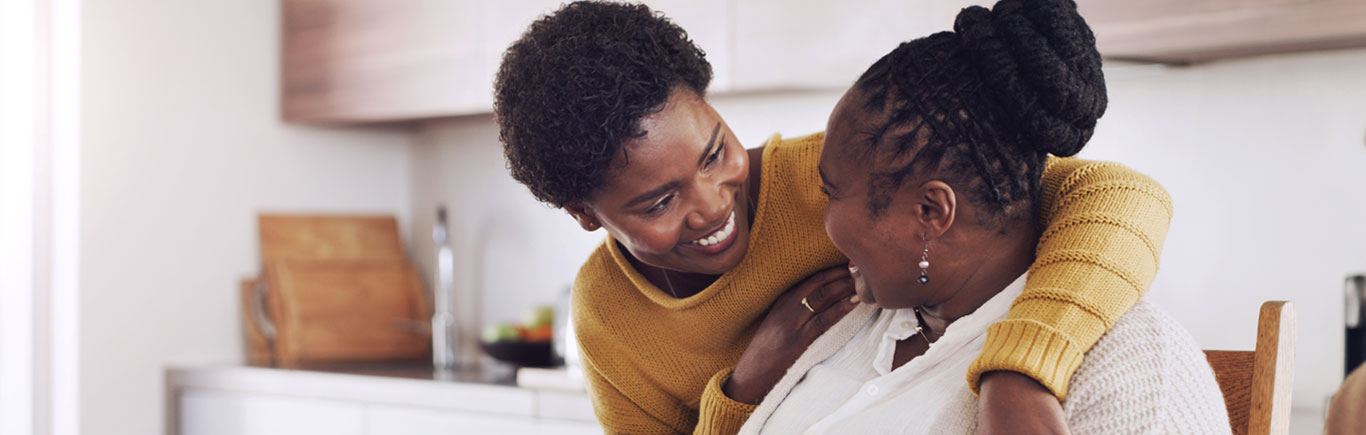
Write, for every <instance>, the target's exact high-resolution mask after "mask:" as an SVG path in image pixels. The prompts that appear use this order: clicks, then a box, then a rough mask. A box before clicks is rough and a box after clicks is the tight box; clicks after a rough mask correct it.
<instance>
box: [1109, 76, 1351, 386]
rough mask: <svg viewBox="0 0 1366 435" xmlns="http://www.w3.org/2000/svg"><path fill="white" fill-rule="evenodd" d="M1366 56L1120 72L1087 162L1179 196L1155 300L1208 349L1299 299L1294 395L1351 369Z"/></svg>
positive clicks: (1231, 343)
mask: <svg viewBox="0 0 1366 435" xmlns="http://www.w3.org/2000/svg"><path fill="white" fill-rule="evenodd" d="M1362 71H1366V50H1352V51H1341V52H1327V53H1314V54H1299V55H1289V56H1276V57H1266V58H1260V59H1251V60H1243V61H1234V62H1224V63H1216V64H1211V65H1205V66H1197V67H1190V68H1163V67H1149V68H1120V69H1115V70H1113V71H1110V72H1109V74H1108V75H1107V79H1108V80H1109V84H1110V96H1111V97H1110V111H1109V112H1108V113H1107V114H1106V116H1105V118H1103V119H1102V120H1101V126H1100V128H1099V129H1098V131H1097V132H1096V135H1095V137H1094V138H1093V139H1092V140H1091V145H1090V146H1088V147H1087V148H1086V149H1085V151H1083V153H1082V156H1083V157H1088V158H1095V159H1105V160H1117V161H1121V162H1124V163H1125V164H1128V165H1129V166H1131V167H1134V168H1136V169H1138V170H1140V171H1142V172H1144V173H1147V174H1149V175H1151V176H1153V177H1154V178H1156V179H1157V180H1158V181H1160V182H1162V184H1163V185H1164V186H1166V187H1167V190H1168V191H1169V192H1170V193H1171V194H1172V198H1173V199H1174V200H1175V202H1176V208H1175V216H1174V218H1173V221H1172V226H1171V233H1170V234H1169V235H1168V237H1167V244H1166V247H1165V249H1164V252H1163V258H1162V271H1161V273H1159V274H1158V277H1157V281H1156V282H1154V283H1153V290H1152V293H1150V294H1151V295H1152V299H1153V300H1155V301H1158V302H1159V303H1160V304H1162V305H1163V306H1164V307H1166V308H1167V309H1168V310H1169V311H1171V312H1172V313H1173V315H1174V316H1175V317H1176V318H1177V319H1178V320H1180V321H1181V322H1182V323H1183V324H1184V325H1186V327H1187V328H1189V329H1190V330H1191V331H1192V332H1193V333H1194V335H1195V337H1196V339H1197V340H1198V341H1199V342H1200V343H1201V344H1202V345H1204V346H1207V347H1214V348H1234V349H1250V348H1251V347H1252V345H1253V343H1254V341H1255V335H1254V333H1253V331H1254V330H1255V327H1256V326H1255V325H1256V324H1257V309H1258V306H1259V305H1260V303H1261V302H1262V301H1265V300H1273V299H1284V300H1292V301H1295V302H1296V303H1297V305H1298V308H1299V331H1300V333H1299V343H1298V347H1297V350H1298V352H1297V357H1298V359H1297V361H1296V370H1295V376H1296V378H1295V387H1296V388H1295V403H1296V405H1297V406H1301V407H1321V406H1322V405H1323V400H1324V398H1325V397H1326V396H1327V395H1329V394H1332V392H1333V391H1336V389H1337V385H1338V384H1339V383H1341V381H1342V370H1343V302H1342V300H1343V297H1342V281H1343V278H1344V276H1346V275H1348V274H1351V273H1360V272H1363V271H1366V177H1363V174H1366V143H1363V142H1364V141H1366V80H1363V78H1366V76H1363V74H1362Z"/></svg>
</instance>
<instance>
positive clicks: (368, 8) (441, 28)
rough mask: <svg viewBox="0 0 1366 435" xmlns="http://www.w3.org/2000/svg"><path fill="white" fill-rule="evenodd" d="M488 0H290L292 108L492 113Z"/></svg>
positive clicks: (339, 117) (336, 116) (288, 91)
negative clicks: (487, 51) (486, 44)
mask: <svg viewBox="0 0 1366 435" xmlns="http://www.w3.org/2000/svg"><path fill="white" fill-rule="evenodd" d="M484 3H487V2H474V3H470V2H453V1H447V0H387V1H372V0H285V1H284V2H283V8H284V10H283V15H284V16H283V22H284V31H283V35H282V36H283V53H282V54H283V57H282V78H281V80H282V83H281V86H282V94H283V96H282V101H281V105H282V108H281V110H282V115H283V117H284V119H285V120H287V121H293V122H367V121H386V120H405V119H418V118H429V117H434V116H450V115H458V114H465V113H487V112H488V111H489V107H490V105H491V101H492V94H491V92H490V90H489V88H488V86H487V84H488V83H489V79H488V77H487V76H486V71H487V70H488V68H487V67H486V66H485V65H483V62H485V60H486V57H485V56H484V40H485V31H486V29H487V28H486V25H487V22H488V20H487V18H486V17H485V16H484V14H483V13H482V12H483V11H481V10H479V9H480V5H482V4H484Z"/></svg>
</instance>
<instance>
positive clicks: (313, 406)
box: [179, 390, 366, 435]
mask: <svg viewBox="0 0 1366 435" xmlns="http://www.w3.org/2000/svg"><path fill="white" fill-rule="evenodd" d="M179 400H180V404H179V409H180V419H179V420H180V421H179V430H180V433H181V434H184V435H298V434H306V433H317V434H324V433H325V434H332V435H365V425H364V423H365V420H366V416H365V407H364V406H362V405H361V404H359V403H354V402H343V401H330V400H318V399H303V398H293V397H281V396H270V395H260V394H243V393H230V392H223V391H213V390H188V391H185V392H183V393H182V394H181V395H180V398H179Z"/></svg>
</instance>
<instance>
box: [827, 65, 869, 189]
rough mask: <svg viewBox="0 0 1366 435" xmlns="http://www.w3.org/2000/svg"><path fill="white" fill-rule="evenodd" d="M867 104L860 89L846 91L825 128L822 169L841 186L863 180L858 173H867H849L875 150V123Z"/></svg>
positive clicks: (864, 172)
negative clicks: (873, 146)
mask: <svg viewBox="0 0 1366 435" xmlns="http://www.w3.org/2000/svg"><path fill="white" fill-rule="evenodd" d="M866 101H867V100H866V98H865V97H864V95H863V93H862V92H860V91H858V89H857V87H855V88H853V89H850V90H849V91H847V92H845V94H844V96H843V97H842V98H840V101H839V103H837V104H835V109H834V111H832V112H831V113H830V119H829V121H828V122H827V123H826V126H825V144H824V145H823V147H822V148H821V162H820V170H821V173H822V174H823V175H824V176H825V177H826V178H827V179H831V180H830V181H834V182H836V183H838V184H840V185H841V186H843V185H844V184H847V181H853V179H856V178H857V179H862V178H864V177H861V176H859V174H860V173H863V174H866V173H867V171H852V170H849V169H850V168H851V167H854V166H860V162H862V161H864V160H865V159H867V158H869V157H870V154H869V153H870V152H871V151H872V150H871V147H870V145H871V143H870V141H871V140H872V139H873V137H874V131H873V130H872V127H873V126H874V122H873V120H872V119H871V118H872V117H873V114H871V113H869V112H870V111H869V110H867V108H866V106H865V102H866ZM863 166H867V165H863ZM851 187H852V186H851Z"/></svg>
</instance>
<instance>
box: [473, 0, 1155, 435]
mask: <svg viewBox="0 0 1366 435" xmlns="http://www.w3.org/2000/svg"><path fill="white" fill-rule="evenodd" d="M1006 42H1007V43H1018V42H1021V41H1006ZM812 61H819V59H815V58H813V60H812ZM1003 67H1008V65H1007V66H1003ZM1096 73H1099V72H1098V71H1097V72H1096ZM710 80H711V67H710V65H709V64H708V63H707V62H706V60H705V58H704V55H703V53H702V51H701V50H700V49H699V48H698V47H696V46H695V45H693V44H692V43H691V41H689V40H688V38H687V34H686V33H685V32H684V31H683V29H681V28H679V27H677V26H675V25H673V24H672V23H670V22H669V21H668V20H667V19H666V18H664V17H662V16H661V15H658V14H656V13H654V12H652V11H650V10H649V9H648V8H646V7H645V6H642V5H631V4H620V3H598V2H577V3H572V4H569V5H567V6H565V7H563V8H561V9H560V10H559V11H556V12H555V13H553V14H551V15H549V16H547V17H545V18H543V19H541V20H539V21H537V22H535V23H533V24H532V25H531V27H530V28H529V29H528V30H527V31H526V33H525V34H524V35H523V36H522V38H521V39H519V40H518V41H517V42H515V43H514V44H513V45H512V46H511V47H510V48H509V49H508V50H507V52H506V53H505V55H504V58H503V63H502V65H501V67H500V69H499V72H498V76H497V80H496V84H495V88H496V89H495V113H496V117H497V121H498V124H499V127H500V135H501V139H502V141H503V144H504V148H505V154H506V156H507V159H508V167H509V169H510V170H511V172H512V175H513V177H515V178H516V179H517V180H519V181H520V182H522V183H523V184H525V185H526V186H527V187H528V188H529V189H530V190H531V191H532V193H534V194H535V195H536V197H537V198H539V199H540V200H542V201H544V202H546V203H548V204H550V205H553V206H556V207H561V208H563V209H564V210H566V211H567V212H568V213H569V214H570V215H571V216H573V218H574V219H576V220H578V222H579V223H580V225H581V226H582V227H583V228H584V229H585V230H588V231H594V230H597V229H599V228H605V229H606V230H607V233H608V237H607V238H606V240H605V241H604V242H603V244H602V246H601V247H600V248H599V249H598V250H597V251H596V252H595V253H594V254H593V255H592V256H591V257H590V258H589V259H588V260H587V261H586V262H585V263H584V266H583V268H582V269H581V271H580V273H579V276H578V279H577V280H576V283H575V288H574V296H573V298H574V299H573V316H574V324H575V328H576V334H577V336H578V340H579V343H580V347H581V351H582V356H583V361H584V366H585V367H584V369H585V371H586V377H587V380H588V384H589V389H590V394H591V396H592V397H593V403H594V409H595V411H596V413H597V416H598V419H599V421H600V422H601V423H602V424H603V426H604V428H605V429H606V430H607V431H608V432H610V433H686V432H698V433H733V432H735V431H736V430H738V428H739V426H740V425H741V424H742V423H743V422H744V421H745V419H746V418H747V417H748V416H749V413H750V412H751V411H753V409H754V406H755V405H754V404H756V403H758V402H759V400H760V399H761V398H762V397H763V396H764V394H765V393H766V392H767V391H768V390H769V389H770V388H772V386H773V385H774V384H775V383H777V381H778V380H779V379H780V378H781V377H782V375H783V373H784V372H785V371H786V370H787V369H788V367H790V366H791V364H792V362H793V361H795V360H796V359H797V357H798V356H800V355H801V353H802V352H803V351H804V350H805V349H806V347H807V346H808V345H809V344H810V343H811V342H812V341H813V340H814V339H815V338H816V337H818V336H819V335H820V334H821V333H823V332H825V330H826V329H827V328H829V326H830V325H833V324H835V323H836V322H837V321H838V320H839V319H840V318H842V317H843V316H844V315H845V314H847V313H848V312H849V311H851V310H852V309H853V308H854V307H855V306H857V305H856V304H854V303H853V302H851V300H852V293H853V282H852V280H851V279H850V278H849V272H848V271H847V270H846V267H847V262H848V259H846V258H845V257H844V256H843V255H842V254H840V252H839V251H838V250H836V249H835V247H834V245H832V244H831V242H830V239H829V238H828V237H827V236H826V234H825V231H824V228H823V226H822V221H821V213H822V210H823V208H824V206H825V202H826V199H825V197H824V196H823V195H821V193H820V191H819V184H820V181H819V176H818V174H817V170H816V165H817V163H818V160H819V157H820V153H821V144H822V140H823V136H822V135H821V134H816V135H811V136H806V137H800V138H794V139H783V138H781V137H778V136H774V137H773V138H770V139H769V140H768V141H767V142H765V144H764V145H763V146H761V147H759V148H754V149H749V150H746V149H745V148H744V147H743V146H742V145H741V144H740V141H739V140H738V139H737V138H736V137H735V136H734V134H733V133H732V132H731V131H730V129H729V128H728V127H727V126H726V123H725V122H724V120H722V119H721V117H720V116H719V115H717V113H716V111H715V110H713V109H712V108H711V106H710V105H708V104H707V102H706V101H705V99H704V96H705V94H706V89H707V85H708V83H709V82H710ZM1102 98H1103V97H1102ZM1091 103H1093V104H1099V106H1100V107H1103V105H1104V100H1103V99H1102V100H1100V101H1092V102H1091ZM1051 121H1052V122H1055V123H1066V124H1071V125H1072V127H1073V130H1075V131H1076V134H1077V135H1079V136H1082V137H1074V138H1072V139H1073V140H1080V142H1084V137H1085V136H1089V134H1090V132H1091V128H1092V126H1093V125H1094V123H1093V122H1091V123H1088V122H1087V121H1086V120H1072V119H1057V120H1051ZM1092 121H1093V120H1092ZM1076 148H1077V149H1079V148H1080V145H1079V143H1078V144H1076ZM1072 153H1075V149H1074V150H1073V151H1072ZM1056 154H1059V155H1069V154H1070V153H1067V152H1059V153H1056ZM1042 190H1043V198H1042V200H1041V202H1040V203H1041V204H1042V205H1043V206H1042V207H1039V209H1038V211H1037V213H1038V216H1039V223H1040V225H1041V227H1045V226H1046V227H1047V229H1046V232H1045V235H1044V237H1043V238H1041V239H1040V243H1039V245H1038V251H1037V253H1038V259H1037V260H1036V262H1035V263H1034V265H1033V266H1032V267H1033V268H1034V273H1033V274H1032V275H1031V277H1030V280H1029V281H1028V284H1027V285H1026V287H1025V289H1024V292H1023V293H1022V295H1021V296H1020V297H1019V298H1018V299H1017V300H1016V302H1015V303H1014V307H1013V309H1012V311H1011V314H1010V316H1008V318H1007V319H1006V320H1004V321H1001V322H998V323H996V324H995V325H993V326H992V329H991V331H990V332H989V333H988V335H987V344H986V345H985V346H984V348H983V350H982V352H981V356H980V357H979V358H978V360H977V361H976V362H975V363H974V364H973V366H972V367H971V369H970V370H969V371H968V373H967V383H968V385H969V386H970V387H972V388H974V389H977V388H978V387H979V384H980V388H981V389H980V392H981V394H982V396H981V397H982V406H983V412H982V413H981V416H982V418H983V419H984V420H983V426H982V427H984V428H988V429H990V428H1000V429H1002V430H1004V429H1006V428H1005V427H1003V426H995V425H998V424H1002V423H1001V422H1004V421H1012V422H1013V423H1012V426H1011V427H1009V429H1012V430H1021V429H1029V427H1027V426H1022V425H1023V424H1025V423H1029V422H1033V423H1037V424H1039V425H1040V426H1039V427H1045V428H1049V429H1057V428H1058V426H1057V425H1052V426H1049V424H1050V423H1053V422H1056V421H1059V420H1060V418H1056V417H1058V416H1060V415H1061V412H1062V411H1061V407H1060V405H1059V404H1058V400H1059V399H1062V398H1063V397H1065V396H1066V394H1067V382H1068V380H1069V379H1070V377H1071V375H1072V373H1073V371H1075V370H1076V368H1077V365H1078V364H1079V363H1080V361H1081V358H1082V354H1083V353H1084V352H1085V351H1086V350H1087V349H1088V348H1089V347H1090V346H1091V345H1093V344H1094V343H1095V342H1096V341H1097V340H1098V339H1099V338H1100V336H1101V335H1102V334H1103V333H1104V332H1105V330H1106V329H1108V328H1109V327H1110V325H1113V324H1114V322H1115V320H1116V319H1117V318H1118V317H1119V316H1120V315H1121V314H1123V313H1124V312H1125V311H1127V310H1128V309H1129V308H1130V307H1132V306H1133V304H1134V303H1135V301H1137V300H1138V298H1139V297H1140V296H1141V295H1142V294H1143V292H1144V291H1145V290H1146V289H1147V287H1148V285H1149V283H1151V282H1152V278H1153V276H1154V274H1155V273H1156V269H1157V257H1158V253H1159V252H1160V251H1161V244H1162V241H1163V239H1164V237H1165V236H1166V231H1167V226H1168V223H1169V219H1170V213H1171V208H1170V200H1169V198H1168V197H1167V196H1166V193H1165V192H1164V191H1163V190H1162V188H1161V187H1160V186H1159V185H1157V184H1156V183H1154V182H1152V181H1151V180H1149V179H1148V178H1146V177H1144V176H1142V175H1139V174H1137V173H1134V172H1133V171H1130V170H1128V169H1126V168H1124V167H1122V166H1118V165H1112V164H1105V163H1089V162H1080V161H1058V162H1056V163H1055V164H1053V165H1051V166H1050V167H1049V168H1048V169H1047V170H1045V171H1043V187H1042ZM1031 212H1032V211H1031ZM1022 375H1023V376H1022ZM1026 376H1027V377H1026ZM1031 379H1033V380H1031ZM1034 380H1037V382H1035V381H1034ZM1027 417H1032V418H1027ZM1040 417H1042V418H1040Z"/></svg>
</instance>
